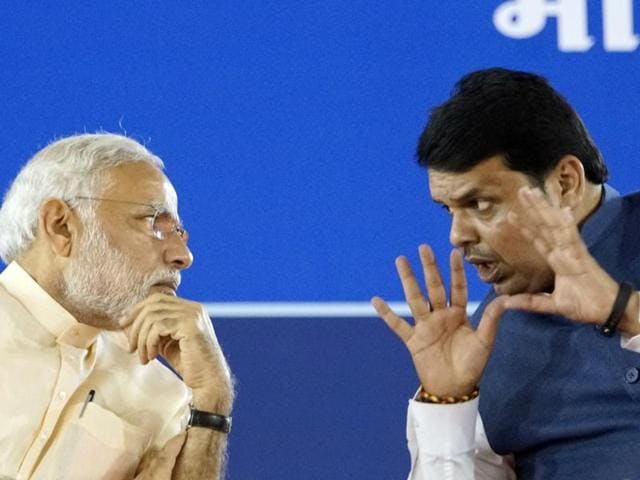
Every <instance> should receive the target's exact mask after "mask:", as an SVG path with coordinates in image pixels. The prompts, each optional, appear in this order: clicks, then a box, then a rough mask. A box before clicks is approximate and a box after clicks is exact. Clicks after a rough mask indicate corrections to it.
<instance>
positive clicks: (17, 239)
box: [0, 134, 233, 480]
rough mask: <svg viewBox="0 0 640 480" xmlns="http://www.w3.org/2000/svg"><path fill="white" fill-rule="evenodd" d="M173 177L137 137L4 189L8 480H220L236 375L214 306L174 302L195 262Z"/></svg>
mask: <svg viewBox="0 0 640 480" xmlns="http://www.w3.org/2000/svg"><path fill="white" fill-rule="evenodd" d="M162 169H163V163H162V161H161V160H160V159H159V158H158V157H156V156H155V155H153V154H152V153H151V152H149V151H148V150H147V149H146V148H145V147H143V146H142V145H140V144H139V143H137V142H135V141H133V140H131V139H129V138H126V137H124V136H120V135H113V134H85V135H77V136H72V137H68V138H64V139H61V140H58V141H56V142H54V143H52V144H50V145H49V146H47V147H46V148H44V149H43V150H41V151H40V152H38V153H37V154H36V155H35V156H34V157H33V158H32V159H31V160H30V161H29V162H28V163H27V164H26V165H25V166H24V168H23V169H22V170H21V172H20V173H19V174H18V176H17V177H16V179H15V181H14V182H13V185H12V186H11V188H10V190H9V191H8V193H7V195H6V197H5V200H4V203H3V204H2V208H1V209H0V255H1V256H2V259H3V260H4V262H5V263H6V264H7V268H6V269H5V270H4V271H3V272H2V273H1V274H0V319H1V321H0V365H2V370H1V373H0V392H1V398H2V400H1V401H0V424H1V425H2V428H1V429H0V476H8V477H10V478H16V479H66V480H73V479H92V480H95V479H110V480H115V479H131V478H134V477H135V478H136V479H139V480H150V479H153V480H162V479H189V480H197V479H204V478H207V479H211V478H220V477H221V476H222V470H223V465H224V460H225V451H226V441H227V439H226V437H227V433H228V432H229V429H230V425H231V418H230V413H231V407H232V403H233V387H232V380H231V374H230V372H229V369H228V366H227V364H226V361H225V359H224V356H223V353H222V351H221V349H220V346H219V344H218V341H217V339H216V336H215V333H214V331H213V327H212V325H211V321H210V319H209V317H208V315H207V313H206V310H205V309H204V307H203V306H202V305H200V304H198V303H195V302H191V301H188V300H185V299H182V298H180V297H178V296H177V295H176V290H177V288H178V286H179V284H180V272H181V271H182V270H183V269H185V268H188V267H189V266H190V265H191V263H192V261H193V257H192V255H191V252H190V250H189V248H188V247H187V244H186V242H187V233H186V231H185V230H184V228H183V227H182V224H181V223H180V220H179V216H178V211H177V195H176V192H175V190H174V188H173V186H172V185H171V183H170V182H169V179H168V178H167V177H166V176H165V175H164V173H163V172H162ZM159 355H160V356H162V357H163V358H164V359H165V360H166V361H167V362H168V363H169V364H170V365H171V367H172V368H173V369H174V370H175V372H177V373H178V374H179V376H180V377H181V378H178V376H177V375H175V374H174V373H173V372H172V371H170V370H169V369H168V368H166V367H165V366H164V365H162V364H161V363H160V362H159V361H158V360H157V359H156V357H158V356H159Z"/></svg>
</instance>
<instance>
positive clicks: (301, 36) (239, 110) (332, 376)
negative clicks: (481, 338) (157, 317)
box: [0, 0, 640, 479]
mask: <svg viewBox="0 0 640 480" xmlns="http://www.w3.org/2000/svg"><path fill="white" fill-rule="evenodd" d="M639 3H640V2H634V1H632V0H602V1H596V0H593V1H591V0H589V1H586V0H556V1H553V2H552V1H544V0H528V1H527V0H520V1H508V2H505V1H496V0H484V1H481V2H478V1H472V0H464V1H457V2H439V1H435V0H421V1H418V0H407V1H404V2H382V1H361V0H352V1H350V2H341V1H334V0H329V1H322V2H321V1H296V2H293V1H273V2H243V1H235V2H231V1H222V2H165V3H159V2H149V1H144V2H143V1H139V2H135V1H134V2H132V1H128V2H124V1H110V2H93V3H91V2H85V3H82V4H80V3H77V2H64V1H63V2H37V3H29V2H5V3H4V4H3V5H2V6H1V7H0V32H2V33H1V34H0V58H2V68H1V69H0V85H1V87H2V88H0V96H1V101H0V105H2V113H3V124H2V127H3V128H2V129H0V161H1V162H2V163H1V165H2V168H1V171H0V188H2V189H3V190H6V188H8V186H9V184H10V181H11V179H12V178H13V177H14V176H15V174H16V173H17V171H18V169H19V167H20V165H22V164H23V163H24V162H25V161H26V159H27V158H28V157H30V156H31V155H32V154H33V153H35V152H36V151H37V150H38V149H40V148H41V147H43V146H44V145H46V144H47V143H48V142H49V141H50V140H52V139H54V138H57V137H61V136H65V135H68V134H72V133H76V132H83V131H87V132H93V131H96V130H101V129H104V130H108V131H115V132H123V133H127V134H128V135H130V136H132V137H134V138H136V139H138V140H140V141H142V142H143V143H145V144H146V145H147V146H148V147H149V148H150V149H151V150H152V151H154V152H155V153H157V154H158V155H160V156H161V157H162V158H163V159H164V160H165V162H166V164H167V172H168V174H169V176H170V178H171V179H172V180H173V182H174V184H175V186H176V188H177V190H178V192H179V195H180V201H181V214H182V216H183V218H184V220H185V222H186V224H187V226H188V227H189V230H190V232H191V240H190V245H191V247H192V249H193V251H194V254H195V257H196V261H195V264H194V266H193V267H192V268H191V270H190V271H189V272H187V273H186V274H185V275H184V282H183V289H182V295H184V296H186V297H188V298H192V299H196V300H199V301H202V302H237V301H247V302H254V301H261V302H272V301H278V302H326V301H367V300H368V299H369V298H370V297H371V296H372V295H374V294H380V295H383V296H384V297H385V298H388V299H393V300H400V299H401V298H402V295H401V290H400V287H399V284H398V282H397V281H396V277H395V270H394V267H393V259H394V257H395V256H396V255H398V254H401V253H405V254H410V256H411V258H412V259H414V261H415V260H416V258H417V255H416V254H415V251H416V246H417V245H418V244H419V243H421V242H425V241H427V242H430V243H431V244H432V245H434V247H435V250H436V252H437V254H438V255H439V256H440V257H444V256H445V255H446V254H447V251H448V249H449V246H448V239H447V236H448V234H447V230H448V224H449V220H448V217H447V216H446V214H445V213H444V212H443V211H442V210H441V209H440V208H439V207H436V206H434V205H432V204H431V203H430V201H429V198H428V192H427V189H426V176H425V173H424V172H423V171H422V170H421V169H419V168H418V167H417V166H416V165H415V162H414V159H413V152H414V148H415V144H416V139H417V136H418V134H419V133H420V131H421V129H422V127H423V126H424V123H425V120H426V115H427V112H428V110H429V109H430V108H431V107H433V106H434V105H436V104H438V103H440V102H442V101H443V100H445V99H446V98H447V96H448V93H449V92H450V90H451V88H452V86H453V84H454V83H455V81H456V80H457V79H458V78H459V77H460V76H461V75H463V74H464V73H466V72H468V71H470V70H475V69H478V68H483V67H488V66H495V65H498V66H505V67H510V68H517V69H525V70H531V71H536V72H538V73H541V74H543V75H545V76H547V77H548V78H549V79H550V80H551V82H552V84H553V85H554V86H556V87H557V89H558V90H559V91H560V92H562V93H563V94H564V95H565V96H566V97H567V98H568V99H569V101H570V102H571V103H572V104H573V105H574V106H575V108H576V109H577V111H578V112H579V113H580V115H581V116H582V117H583V119H584V121H585V123H586V124H587V126H588V128H589V130H590V132H591V133H592V135H593V137H594V139H595V141H596V143H597V144H598V145H599V146H600V148H601V149H602V151H603V153H604V156H605V158H606V160H607V162H608V164H609V167H610V170H611V171H612V176H611V183H612V184H613V185H614V186H615V187H617V188H618V189H619V190H621V191H623V192H627V191H630V190H633V189H634V188H635V187H636V186H637V179H636V177H637V173H638V164H637V156H638V154H637V151H638V149H639V147H640V140H639V138H638V135H637V133H638V125H639V124H640V122H639V121H640V113H639V109H638V108H637V102H638V95H639V93H640V82H639V80H640V75H639V73H640V72H639V69H638V62H639V54H640V53H639V51H638V38H637V35H636V34H635V33H634V25H633V21H634V19H635V20H637V19H638V16H639V15H640V5H639ZM469 275H470V277H471V278H472V279H473V280H472V283H471V292H470V296H471V298H472V299H475V300H477V299H479V298H480V297H481V296H482V293H483V292H484V290H485V287H484V286H483V285H481V284H480V283H479V282H478V281H477V280H476V279H475V275H474V274H473V272H469ZM214 324H215V326H216V329H217V331H218V334H219V336H220V339H221V342H222V344H223V347H224V348H225V351H226V352H227V355H228V357H229V360H230V363H231V366H232V368H233V370H234V372H235V374H236V375H237V377H238V391H239V395H238V401H237V406H236V411H235V421H236V424H235V430H234V432H233V433H232V435H231V443H230V455H231V460H230V465H229V477H230V478H232V479H272V478H273V479H276V478H277V479H282V478H291V479H301V478H302V479H316V478H317V479H329V478H331V479H353V478H356V479H359V478H363V479H364V478H368V479H374V478H375V479H378V478H379V479H396V478H401V477H402V476H403V475H405V474H406V472H407V471H408V466H409V465H408V455H407V454H406V453H405V440H404V409H405V406H406V400H407V398H408V397H409V395H410V394H411V393H412V391H413V389H414V387H415V378H414V374H413V371H412V366H411V363H410V360H409V356H408V354H406V353H405V352H404V350H403V347H402V346H401V345H399V342H398V341H397V340H396V339H395V338H394V337H393V336H392V334H391V333H389V332H387V331H386V327H384V325H383V324H382V323H381V322H380V321H378V320H376V319H374V318H350V319H348V318H324V319H323V318H315V319H300V318H298V319H296V318H289V319H285V318H276V319H268V318H234V319H229V318H227V319H225V318H218V319H215V318H214Z"/></svg>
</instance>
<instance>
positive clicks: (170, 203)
mask: <svg viewBox="0 0 640 480" xmlns="http://www.w3.org/2000/svg"><path fill="white" fill-rule="evenodd" d="M105 180H106V184H105V189H104V191H103V192H102V194H101V196H102V197H103V198H111V199H115V200H125V201H130V202H138V203H144V204H149V205H154V206H155V207H157V208H158V209H159V210H162V211H167V212H169V213H170V214H172V215H174V216H176V217H177V216H178V194H177V192H176V190H175V188H174V186H173V184H172V183H171V181H170V180H169V178H168V177H167V176H166V175H165V174H164V172H162V171H161V170H159V169H158V168H156V167H154V166H152V165H149V164H146V163H132V164H126V165H120V166H117V167H114V168H111V169H109V170H107V171H106V172H105Z"/></svg>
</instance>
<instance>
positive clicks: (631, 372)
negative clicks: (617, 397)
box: [624, 367, 640, 383]
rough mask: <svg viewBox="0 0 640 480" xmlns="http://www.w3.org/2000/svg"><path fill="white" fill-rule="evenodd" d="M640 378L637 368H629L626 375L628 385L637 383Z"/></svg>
mask: <svg viewBox="0 0 640 480" xmlns="http://www.w3.org/2000/svg"><path fill="white" fill-rule="evenodd" d="M639 378H640V371H638V369H637V368H636V367H630V368H627V371H626V372H625V373H624V379H625V380H626V382H627V383H636V382H637V381H638V379H639Z"/></svg>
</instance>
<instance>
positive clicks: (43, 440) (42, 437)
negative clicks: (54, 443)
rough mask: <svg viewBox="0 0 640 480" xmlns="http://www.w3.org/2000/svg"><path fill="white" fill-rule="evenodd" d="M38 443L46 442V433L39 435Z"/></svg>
mask: <svg viewBox="0 0 640 480" xmlns="http://www.w3.org/2000/svg"><path fill="white" fill-rule="evenodd" d="M40 441H41V442H46V441H47V434H46V433H43V434H41V435H40Z"/></svg>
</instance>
